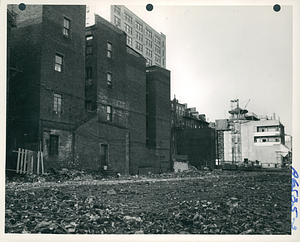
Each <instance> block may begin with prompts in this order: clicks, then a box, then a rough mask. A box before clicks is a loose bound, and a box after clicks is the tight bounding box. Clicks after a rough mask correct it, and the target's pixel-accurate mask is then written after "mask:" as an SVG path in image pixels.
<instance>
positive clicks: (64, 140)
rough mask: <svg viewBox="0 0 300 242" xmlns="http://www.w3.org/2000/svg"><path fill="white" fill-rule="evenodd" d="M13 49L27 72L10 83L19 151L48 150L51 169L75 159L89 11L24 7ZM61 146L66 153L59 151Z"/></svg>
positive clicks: (82, 115)
mask: <svg viewBox="0 0 300 242" xmlns="http://www.w3.org/2000/svg"><path fill="white" fill-rule="evenodd" d="M11 7H14V10H15V11H16V13H17V14H18V21H17V25H18V28H15V29H12V31H11V35H12V37H11V47H12V49H13V51H14V52H15V53H17V55H18V60H19V66H20V68H21V69H22V71H23V72H22V73H17V74H16V75H15V76H14V77H13V78H11V80H10V82H11V83H10V87H11V88H10V90H9V92H10V95H9V99H10V103H11V110H13V111H14V114H15V115H16V116H17V117H18V119H16V122H15V123H14V124H13V127H9V126H8V132H9V131H10V130H9V129H14V130H16V131H15V132H17V133H15V134H14V147H13V149H17V148H19V147H21V148H26V149H29V150H33V151H38V150H43V151H44V154H45V168H49V167H52V166H68V165H69V163H70V162H71V161H72V160H73V155H72V154H74V153H72V152H71V151H72V150H73V149H74V146H73V145H72V141H73V139H74V137H73V136H72V133H73V131H74V129H75V127H76V125H77V124H78V123H79V122H81V121H82V120H83V119H84V118H85V117H86V116H87V113H86V112H85V108H84V81H83V80H84V68H85V61H84V53H85V6H79V5H78V6H70V5H68V6H55V5H26V9H25V10H24V11H21V10H19V8H18V6H17V5H16V6H14V5H13V6H11ZM58 147H61V148H63V151H62V150H60V151H58Z"/></svg>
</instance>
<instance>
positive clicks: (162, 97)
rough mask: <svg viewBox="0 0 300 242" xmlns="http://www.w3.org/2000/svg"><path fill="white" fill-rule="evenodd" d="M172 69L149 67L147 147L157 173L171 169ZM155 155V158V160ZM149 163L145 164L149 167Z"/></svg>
mask: <svg viewBox="0 0 300 242" xmlns="http://www.w3.org/2000/svg"><path fill="white" fill-rule="evenodd" d="M169 100H170V71H168V70H166V69H164V68H161V67H158V66H151V67H147V94H146V106H147V121H146V122H147V123H146V126H147V129H146V130H147V147H148V149H149V152H150V153H149V158H148V159H147V160H149V161H151V160H152V167H153V169H154V172H155V173H158V172H167V171H170V170H171V163H170V138H171V116H170V113H171V112H170V111H171V107H170V101H169ZM153 157H155V159H154V160H153ZM147 166H149V164H148V165H147V164H144V167H145V169H147Z"/></svg>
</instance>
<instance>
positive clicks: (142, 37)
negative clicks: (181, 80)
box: [110, 5, 166, 68]
mask: <svg viewBox="0 0 300 242" xmlns="http://www.w3.org/2000/svg"><path fill="white" fill-rule="evenodd" d="M110 17H111V23H113V24H114V25H115V26H117V27H118V28H120V29H122V30H124V31H125V32H126V34H127V45H128V46H130V47H132V48H133V49H134V50H136V51H137V52H139V53H140V54H142V55H143V56H144V57H145V58H146V60H147V63H146V64H147V66H152V65H157V66H160V67H163V68H166V36H165V35H164V34H163V33H158V32H157V31H156V30H154V29H153V28H152V27H150V25H148V24H147V23H145V22H144V21H143V20H142V19H140V18H139V17H138V16H137V15H135V14H134V13H133V12H131V11H130V10H129V9H128V8H126V7H125V6H123V5H112V6H111V15H110Z"/></svg>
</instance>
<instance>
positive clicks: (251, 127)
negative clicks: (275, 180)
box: [241, 119, 290, 167]
mask: <svg viewBox="0 0 300 242" xmlns="http://www.w3.org/2000/svg"><path fill="white" fill-rule="evenodd" d="M284 138H285V133H284V126H283V125H282V124H281V123H280V121H279V120H274V119H265V120H258V121H249V122H245V123H243V124H242V125H241V143H242V159H243V160H245V159H246V160H251V161H256V160H258V161H259V162H260V164H261V165H262V166H263V167H281V165H282V163H283V159H284V157H285V156H286V155H287V154H288V153H289V151H290V150H289V148H288V147H286V146H285V139H284Z"/></svg>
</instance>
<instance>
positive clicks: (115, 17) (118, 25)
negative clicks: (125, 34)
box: [114, 16, 121, 27]
mask: <svg viewBox="0 0 300 242" xmlns="http://www.w3.org/2000/svg"><path fill="white" fill-rule="evenodd" d="M114 24H115V25H116V26H117V27H121V19H119V18H118V17H117V16H114Z"/></svg>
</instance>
